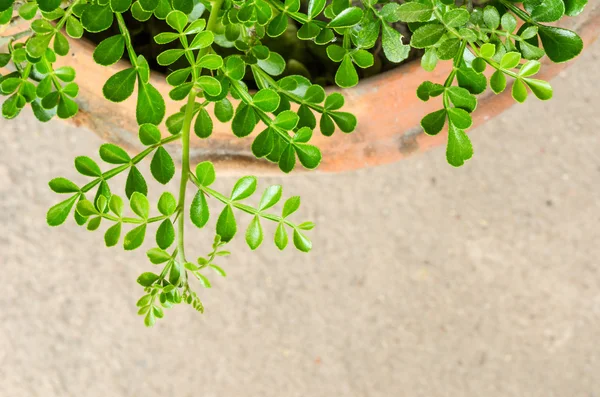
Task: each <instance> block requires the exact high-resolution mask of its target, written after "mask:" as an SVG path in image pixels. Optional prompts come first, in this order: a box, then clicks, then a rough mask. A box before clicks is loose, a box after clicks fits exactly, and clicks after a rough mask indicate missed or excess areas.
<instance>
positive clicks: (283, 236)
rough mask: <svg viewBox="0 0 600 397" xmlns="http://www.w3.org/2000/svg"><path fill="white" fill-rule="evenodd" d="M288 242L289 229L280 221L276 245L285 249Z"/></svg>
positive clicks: (276, 231) (276, 233) (276, 234)
mask: <svg viewBox="0 0 600 397" xmlns="http://www.w3.org/2000/svg"><path fill="white" fill-rule="evenodd" d="M287 244H288V235H287V231H286V230H285V226H284V225H283V222H282V223H279V225H277V230H275V245H276V246H277V248H279V249H280V250H283V249H284V248H285V247H286V246H287Z"/></svg>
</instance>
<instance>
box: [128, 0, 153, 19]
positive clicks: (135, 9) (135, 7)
mask: <svg viewBox="0 0 600 397" xmlns="http://www.w3.org/2000/svg"><path fill="white" fill-rule="evenodd" d="M131 16H133V17H134V18H135V19H137V20H138V21H140V22H145V21H147V20H149V19H150V18H151V17H152V12H151V11H146V10H144V9H143V8H142V6H141V5H140V2H139V1H136V2H135V3H133V4H132V5H131Z"/></svg>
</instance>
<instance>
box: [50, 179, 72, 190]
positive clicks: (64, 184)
mask: <svg viewBox="0 0 600 397" xmlns="http://www.w3.org/2000/svg"><path fill="white" fill-rule="evenodd" d="M48 185H49V186H50V189H52V191H53V192H55V193H77V192H78V191H79V187H77V185H76V184H74V183H73V182H71V181H70V180H68V179H66V178H54V179H52V180H51V181H50V182H48Z"/></svg>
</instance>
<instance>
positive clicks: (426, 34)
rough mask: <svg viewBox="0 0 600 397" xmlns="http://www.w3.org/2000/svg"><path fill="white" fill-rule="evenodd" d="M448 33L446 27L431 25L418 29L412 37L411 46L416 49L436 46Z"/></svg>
mask: <svg viewBox="0 0 600 397" xmlns="http://www.w3.org/2000/svg"><path fill="white" fill-rule="evenodd" d="M444 33H446V28H445V27H444V25H440V24H437V23H431V24H427V25H424V26H421V27H420V28H418V29H417V30H416V31H415V32H414V33H413V35H412V37H411V40H410V45H411V46H412V47H414V48H426V47H431V46H432V45H434V44H436V43H437V42H438V41H439V40H440V39H441V38H442V36H443V35H444Z"/></svg>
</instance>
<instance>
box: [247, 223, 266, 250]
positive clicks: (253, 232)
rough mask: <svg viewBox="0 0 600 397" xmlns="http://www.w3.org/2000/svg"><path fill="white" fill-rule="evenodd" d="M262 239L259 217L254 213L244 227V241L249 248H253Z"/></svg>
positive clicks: (255, 247)
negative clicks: (245, 227)
mask: <svg viewBox="0 0 600 397" xmlns="http://www.w3.org/2000/svg"><path fill="white" fill-rule="evenodd" d="M262 241H263V229H262V226H261V225H260V218H259V217H258V215H255V216H254V218H252V221H250V225H248V229H246V243H248V246H249V247H250V249H251V250H255V249H257V248H258V246H259V245H260V244H261V243H262Z"/></svg>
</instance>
